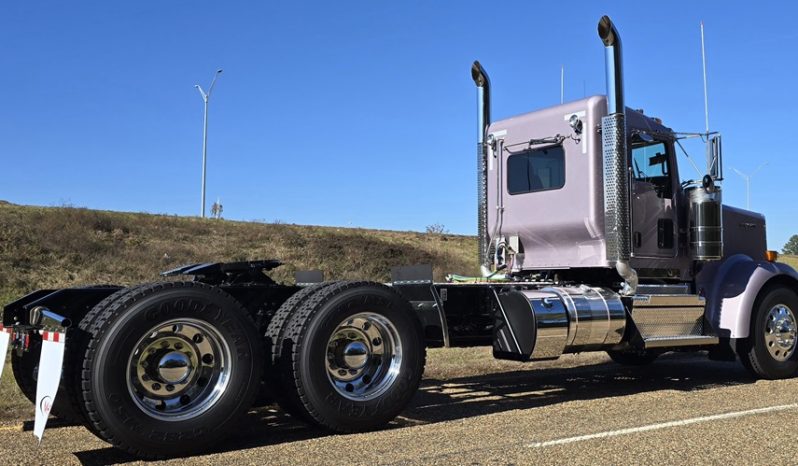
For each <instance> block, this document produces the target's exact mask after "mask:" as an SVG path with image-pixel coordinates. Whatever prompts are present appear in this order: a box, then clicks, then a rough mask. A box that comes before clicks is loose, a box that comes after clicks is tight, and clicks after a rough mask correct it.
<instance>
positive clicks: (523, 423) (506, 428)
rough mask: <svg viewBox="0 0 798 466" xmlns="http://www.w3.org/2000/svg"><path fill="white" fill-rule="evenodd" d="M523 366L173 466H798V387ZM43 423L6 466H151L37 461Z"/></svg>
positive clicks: (580, 361) (611, 368)
mask: <svg viewBox="0 0 798 466" xmlns="http://www.w3.org/2000/svg"><path fill="white" fill-rule="evenodd" d="M448 351H460V350H448ZM541 366H542V367H541ZM520 367H522V368H523V369H522V370H514V371H513V372H502V373H493V374H480V375H467V376H460V377H447V378H444V379H437V378H434V377H433V378H427V379H426V380H425V382H424V384H423V386H422V389H421V391H420V393H419V394H418V396H416V398H415V400H414V402H413V405H412V406H411V407H410V408H409V409H408V410H406V412H405V413H403V416H402V417H401V418H400V419H398V420H397V422H396V423H394V424H393V425H392V426H391V427H390V428H388V429H385V430H382V431H379V432H373V433H368V434H357V435H326V434H325V433H323V432H320V431H318V430H314V429H311V428H309V427H306V426H304V425H302V424H299V423H296V422H294V421H292V420H291V418H290V417H288V416H285V415H283V414H281V413H280V412H279V411H277V410H276V409H271V408H266V409H260V410H257V411H254V412H252V413H250V415H249V416H248V418H247V420H246V422H245V423H243V424H242V426H241V429H240V431H239V432H236V433H235V435H234V436H233V438H231V439H230V440H229V441H227V442H226V443H225V444H224V447H223V449H222V450H219V451H216V452H214V453H211V454H207V455H203V456H196V457H191V458H181V459H174V460H170V461H166V462H164V464H214V465H217V464H303V465H308V464H369V465H374V464H424V465H427V464H566V463H567V464H652V463H656V464H662V463H666V464H688V463H689V464H691V465H693V464H724V465H727V464H796V463H798V448H796V446H795V445H796V444H795V440H794V439H795V436H796V425H797V424H798V422H796V421H798V379H794V380H786V381H754V380H752V379H751V378H750V377H749V376H748V375H747V373H746V372H745V371H744V370H743V369H742V367H741V366H739V365H738V364H736V363H719V362H710V361H707V360H706V359H704V358H701V357H695V356H683V355H668V356H664V357H662V358H660V360H658V361H657V362H656V363H654V364H653V365H651V366H648V367H644V368H628V367H621V366H618V365H615V364H613V363H611V362H608V360H607V359H606V357H603V356H596V355H585V356H577V357H573V356H568V357H565V358H563V360H561V361H560V362H559V363H546V364H542V365H538V366H535V364H534V363H532V364H529V365H526V366H520ZM536 367H537V369H536ZM502 370H506V368H504V369H502ZM433 372H434V371H433ZM31 424H32V423H31V422H25V423H24V424H23V425H19V424H5V425H2V426H0V457H2V458H3V461H4V462H5V463H6V464H79V463H83V464H116V463H133V464H136V463H137V461H136V459H135V458H131V457H129V456H127V455H124V454H122V453H120V452H118V451H116V450H114V449H113V448H111V447H110V446H109V445H108V444H106V443H104V442H102V441H100V440H98V439H96V438H95V437H94V436H93V435H92V434H90V433H88V432H87V431H86V430H85V429H84V428H82V427H78V426H57V424H55V425H54V426H53V427H52V428H49V427H48V430H47V433H46V436H45V441H44V443H43V445H42V446H41V447H38V448H37V447H36V442H35V440H34V438H33V435H32V434H31V432H30V431H29V429H30V428H31V427H32V426H31ZM26 429H28V430H26Z"/></svg>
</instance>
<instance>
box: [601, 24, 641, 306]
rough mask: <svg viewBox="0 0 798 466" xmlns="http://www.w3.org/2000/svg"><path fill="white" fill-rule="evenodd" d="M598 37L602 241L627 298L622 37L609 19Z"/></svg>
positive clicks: (630, 285)
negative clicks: (602, 83) (602, 107)
mask: <svg viewBox="0 0 798 466" xmlns="http://www.w3.org/2000/svg"><path fill="white" fill-rule="evenodd" d="M598 34H599V37H600V38H601V41H602V42H603V43H604V63H605V68H606V69H605V71H606V76H607V78H606V79H607V116H605V117H603V118H602V119H601V137H602V153H603V156H604V211H605V216H604V237H605V241H606V244H607V247H606V253H607V260H608V261H614V262H615V269H616V270H617V271H618V274H619V275H620V276H621V278H623V279H624V282H625V283H624V286H623V288H622V290H621V294H623V295H627V296H628V295H633V294H634V293H635V291H636V290H637V272H636V271H635V269H633V268H632V267H631V266H630V265H629V259H630V257H631V249H632V242H631V239H632V238H631V236H632V235H631V218H630V217H631V215H630V208H631V207H630V205H629V198H630V192H629V169H628V167H629V160H628V155H627V147H626V105H625V103H624V95H623V56H622V53H621V36H620V34H618V30H617V29H615V25H614V24H613V23H612V20H611V19H610V18H609V17H608V16H602V17H601V20H599V23H598Z"/></svg>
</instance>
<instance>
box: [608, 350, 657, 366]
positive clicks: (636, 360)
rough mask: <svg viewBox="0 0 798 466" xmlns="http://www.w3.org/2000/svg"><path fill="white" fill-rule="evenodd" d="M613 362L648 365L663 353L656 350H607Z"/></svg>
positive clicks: (624, 364) (627, 364)
mask: <svg viewBox="0 0 798 466" xmlns="http://www.w3.org/2000/svg"><path fill="white" fill-rule="evenodd" d="M607 354H608V355H609V356H610V359H612V361H613V362H615V363H617V364H621V365H623V366H647V365H649V364H651V363H652V362H654V361H655V360H656V359H657V358H658V357H659V355H660V354H661V353H659V352H656V351H646V350H639V351H607Z"/></svg>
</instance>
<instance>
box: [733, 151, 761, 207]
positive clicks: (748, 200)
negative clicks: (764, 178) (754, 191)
mask: <svg viewBox="0 0 798 466" xmlns="http://www.w3.org/2000/svg"><path fill="white" fill-rule="evenodd" d="M767 164H768V163H767V162H765V163H763V164H761V165H759V166H758V167H756V170H754V171H753V172H751V174H750V175H747V174H745V173H743V172H741V171H740V170H738V169H736V168H734V167H732V170H734V171H735V172H736V173H737V174H738V175H740V177H741V178H742V179H744V180H745V208H746V210H751V177H752V176H754V175H756V174H757V172H758V171H759V170H761V169H762V167H764V166H765V165H767Z"/></svg>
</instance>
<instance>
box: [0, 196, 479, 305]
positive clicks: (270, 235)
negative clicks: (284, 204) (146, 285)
mask: <svg viewBox="0 0 798 466" xmlns="http://www.w3.org/2000/svg"><path fill="white" fill-rule="evenodd" d="M270 258H276V259H280V260H282V261H283V262H285V265H284V266H282V267H280V268H278V269H277V270H275V271H274V272H273V274H272V276H273V277H274V278H276V279H278V280H282V281H290V280H291V279H292V277H293V273H294V272H295V271H296V270H303V269H321V270H322V271H323V272H324V273H325V276H326V277H329V278H338V279H348V278H361V279H371V280H378V281H386V280H388V279H389V275H390V269H391V267H392V266H396V265H411V264H433V265H434V267H435V269H434V271H435V277H436V279H442V278H443V275H444V274H445V273H447V272H458V273H466V274H468V273H474V272H475V264H476V262H477V261H476V244H475V239H474V238H473V237H468V236H458V235H448V234H433V235H428V234H423V233H414V232H395V231H382V230H365V229H353V228H331V227H316V226H299V225H287V224H263V223H254V222H231V221H216V220H203V219H200V218H196V217H194V218H190V217H175V216H165V215H149V214H134V213H119V212H105V211H96V210H88V209H81V208H46V207H26V206H17V205H12V204H7V203H0V302H2V303H5V302H8V301H9V300H11V299H13V298H15V297H18V296H19V295H21V294H23V293H26V292H29V291H31V290H35V289H38V288H44V287H65V286H75V285H82V284H89V283H118V284H122V285H126V284H132V283H138V282H146V281H152V280H157V279H158V273H159V272H160V271H163V270H168V269H170V268H173V267H176V266H179V265H183V264H187V263H193V262H205V261H239V260H254V259H270Z"/></svg>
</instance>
